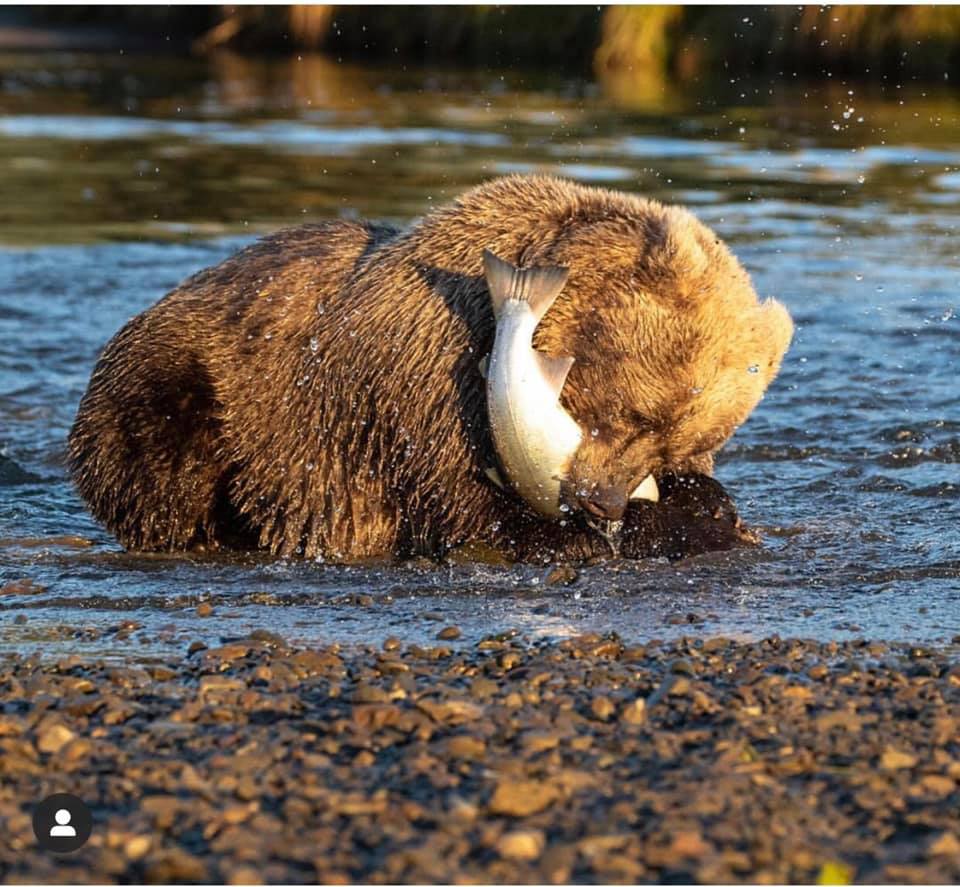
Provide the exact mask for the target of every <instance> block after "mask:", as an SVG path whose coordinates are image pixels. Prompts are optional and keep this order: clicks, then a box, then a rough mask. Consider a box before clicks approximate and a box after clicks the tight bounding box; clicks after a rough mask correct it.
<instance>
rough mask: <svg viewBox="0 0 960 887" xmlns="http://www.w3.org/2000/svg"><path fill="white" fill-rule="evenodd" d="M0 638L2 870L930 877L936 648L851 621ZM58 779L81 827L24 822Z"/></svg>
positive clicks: (11, 878) (948, 762)
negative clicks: (688, 636)
mask: <svg viewBox="0 0 960 887" xmlns="http://www.w3.org/2000/svg"><path fill="white" fill-rule="evenodd" d="M438 634H439V635H441V636H442V639H441V638H438V640H437V642H436V643H437V646H434V647H430V648H422V647H414V646H407V647H402V646H401V644H400V643H399V642H398V641H396V640H394V639H386V640H385V641H383V642H382V643H378V644H377V646H376V647H369V648H366V649H364V648H350V649H347V648H343V649H340V648H339V647H337V646H330V647H326V648H322V649H309V650H304V649H292V648H290V647H288V646H287V644H286V643H285V642H284V641H283V640H282V639H281V638H279V637H277V636H274V635H272V634H270V633H268V632H257V633H255V634H254V635H253V636H251V637H249V638H245V639H242V640H232V641H230V642H228V643H226V644H224V645H223V646H220V647H218V648H215V649H213V648H211V649H207V648H204V647H202V645H200V644H196V645H194V646H193V647H192V648H191V650H190V651H189V652H188V653H185V655H184V656H183V658H181V659H176V660H172V661H165V662H161V661H151V662H143V663H138V664H125V665H124V664H111V663H104V662H95V661H89V660H85V659H81V658H78V657H71V658H69V659H65V660H62V661H59V662H52V661H42V660H40V659H38V658H30V659H26V658H13V659H7V660H5V661H3V662H2V663H0V876H2V878H3V880H4V881H5V882H7V883H21V882H27V881H31V882H51V881H56V882H68V883H80V882H128V883H129V882H153V883H169V882H202V881H221V880H222V881H226V882H228V883H233V884H243V883H254V882H259V881H266V882H269V883H276V882H315V881H318V880H319V881H321V882H326V883H345V882H350V881H368V882H373V883H379V882H457V883H473V882H495V883H500V882H548V883H564V882H569V881H576V882H597V881H600V882H611V881H612V882H636V881H670V882H676V881H690V880H695V881H751V882H760V883H770V882H784V881H815V880H819V881H820V883H846V882H850V881H858V882H859V881H864V882H879V881H898V882H944V881H956V880H957V879H958V878H960V839H958V837H960V805H958V803H957V802H958V799H960V794H958V791H957V780H958V779H960V743H958V737H957V726H958V724H960V664H958V663H957V662H956V661H955V660H954V658H953V657H951V656H950V655H949V654H948V653H945V652H942V651H941V652H937V651H931V650H925V649H918V648H909V647H901V646H896V645H888V644H881V643H870V642H867V641H858V642H851V643H842V644H838V643H830V644H820V643H816V642H810V641H796V640H790V641H786V640H780V639H777V638H773V639H769V640H765V641H762V642H757V643H736V642H732V641H728V640H725V639H719V638H715V639H708V640H699V639H698V640H689V641H681V642H678V643H675V644H670V645H663V644H658V643H655V642H654V643H649V644H646V645H642V646H624V645H623V644H622V643H621V642H620V641H619V640H618V639H617V638H616V637H613V636H611V637H600V636H597V635H591V636H584V637H580V638H576V639H574V640H569V641H563V642H560V643H550V644H539V645H532V644H530V643H528V642H525V641H523V640H522V639H520V638H517V637H510V636H502V637H496V638H490V639H488V640H486V641H484V642H482V643H480V644H471V645H461V644H460V643H459V642H458V632H457V630H456V628H455V627H452V626H448V627H446V628H445V629H441V630H440V631H439V632H438ZM59 791H67V792H70V793H72V794H75V795H77V796H79V797H80V798H82V799H83V800H84V801H85V802H86V803H87V804H88V805H89V806H90V808H91V809H92V811H93V822H94V825H93V833H92V836H91V838H90V840H89V842H88V844H87V845H86V846H85V847H83V848H82V849H81V850H79V851H78V852H76V853H74V854H72V855H69V856H60V857H57V856H54V855H52V854H49V853H45V852H43V851H41V850H39V849H38V848H37V846H36V842H35V839H34V835H33V832H32V828H31V810H32V808H33V806H34V804H35V803H36V802H38V801H39V800H40V799H41V798H43V797H45V796H47V795H49V794H52V793H54V792H59Z"/></svg>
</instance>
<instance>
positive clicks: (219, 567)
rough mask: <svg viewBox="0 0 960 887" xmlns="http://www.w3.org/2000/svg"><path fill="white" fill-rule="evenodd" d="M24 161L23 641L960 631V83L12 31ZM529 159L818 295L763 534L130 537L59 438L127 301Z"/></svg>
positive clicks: (761, 434)
mask: <svg viewBox="0 0 960 887" xmlns="http://www.w3.org/2000/svg"><path fill="white" fill-rule="evenodd" d="M0 163H2V164H3V168H4V171H5V172H4V196H5V200H4V201H3V202H2V204H0V242H2V244H3V248H2V249H0V271H2V273H0V649H19V650H23V649H30V648H32V647H34V646H38V647H40V648H42V649H46V650H53V651H58V650H63V649H85V650H91V651H94V650H95V651H97V652H104V651H113V650H116V651H117V652H118V653H119V654H120V655H126V654H128V653H130V652H139V651H148V652H149V651H151V650H154V649H155V648H157V647H160V648H163V647H165V646H170V647H171V648H173V649H177V650H180V649H182V648H183V647H184V646H185V645H186V643H187V642H188V640H192V639H194V638H197V637H200V638H203V639H205V640H208V641H209V640H217V639H218V638H220V637H224V636H235V635H238V634H242V633H245V632H248V631H250V630H251V629H254V628H263V627H269V628H272V629H273V630H275V631H278V632H281V633H284V634H286V635H288V636H291V637H297V638H300V639H302V640H305V641H318V640H335V639H339V640H344V639H346V640H350V639H359V640H369V639H370V638H371V637H373V638H378V637H381V636H386V635H387V634H391V633H392V634H397V635H400V636H401V637H404V638H407V639H411V640H416V641H418V642H425V641H427V640H430V639H432V638H433V636H434V635H435V634H436V631H437V629H438V628H439V627H441V625H442V624H446V623H457V624H459V625H460V626H461V627H462V628H463V629H464V637H465V639H467V640H474V639H476V638H479V637H481V636H483V635H484V634H486V633H489V632H492V631H499V630H501V629H507V628H516V629H518V630H521V631H524V632H527V633H530V634H532V635H555V634H566V633H570V632H574V631H582V630H596V631H607V630H615V631H618V632H620V633H621V634H623V635H625V636H628V637H652V636H672V635H677V634H702V635H706V634H714V633H723V634H736V635H743V636H755V635H761V634H769V633H773V632H778V633H781V634H799V635H815V636H818V637H829V636H837V637H850V636H856V635H857V634H858V633H859V634H862V635H864V636H873V637H886V638H909V639H918V640H921V639H922V640H935V641H938V642H946V641H949V640H950V639H951V638H952V637H953V635H954V634H958V633H960V533H958V531H957V527H958V525H960V411H958V408H957V403H958V399H957V394H956V367H957V365H958V358H960V320H958V319H957V315H958V310H960V306H958V301H960V297H958V288H957V281H958V280H960V275H958V273H957V272H958V268H960V251H958V248H957V243H958V242H960V239H958V237H957V233H958V232H957V226H958V215H957V208H958V204H960V103H958V100H957V99H956V98H955V97H954V95H953V94H950V93H947V92H937V91H931V90H926V91H925V92H922V91H919V90H917V89H906V88H900V87H897V86H896V85H891V86H890V87H889V88H887V90H886V92H870V91H869V90H867V89H865V88H864V87H862V86H859V85H852V84H846V83H841V82H837V81H831V82H828V83H825V84H807V85H800V86H797V85H791V86H789V87H786V86H783V85H781V84H776V83H741V82H736V81H734V82H730V81H724V82H722V83H718V84H711V85H709V86H706V85H702V86H700V87H698V88H696V89H691V90H690V91H688V92H687V93H684V94H678V93H677V92H676V91H675V90H674V89H672V88H671V87H670V86H669V84H665V83H659V82H650V81H647V82H641V81H634V82H633V86H632V87H631V81H630V80H629V79H626V80H625V79H623V76H622V75H620V76H619V77H618V79H617V80H615V81H614V80H611V81H608V82H606V83H602V84H600V85H596V84H590V83H584V82H579V81H575V80H565V79H560V78H557V77H556V76H555V75H547V74H534V75H531V74H525V73H516V72H514V73H509V72H499V71H490V72H479V73H469V74H462V73H456V72H423V71H396V70H380V69H362V68H357V67H352V66H347V65H341V64H337V63H336V62H335V61H332V60H329V59H325V58H322V57H316V56H307V57H303V58H298V57H293V58H290V59H273V60H249V59H243V58H240V57H238V56H235V55H230V54H223V55H217V56H215V57H214V58H212V59H210V60H209V61H207V62H200V61H195V60H192V61H185V60H180V59H178V60H173V61H171V60H170V59H163V58H130V57H119V56H112V55H111V56H83V55H69V56H59V57H56V58H52V57H45V56H0ZM530 171H550V172H556V173H561V174H564V175H567V176H570V177H572V178H575V179H578V180H580V181H584V182H587V183H591V184H597V185H601V186H609V187H616V188H622V189H625V190H630V191H636V192H639V193H643V194H646V195H650V196H654V197H658V198H661V199H664V200H669V201H674V202H682V203H689V204H691V205H693V206H694V208H695V210H696V211H697V213H698V214H699V215H700V216H701V217H702V218H703V219H704V221H706V222H707V223H708V224H710V225H712V226H714V227H715V228H716V229H717V230H718V231H719V233H720V234H721V235H722V236H723V237H725V238H727V239H728V241H729V242H730V243H731V244H733V245H734V247H735V249H736V250H737V253H738V255H739V256H740V257H741V258H742V260H743V261H744V263H745V264H746V265H747V266H748V267H749V269H750V270H751V272H752V273H753V275H754V277H755V280H756V282H757V286H758V289H759V290H760V292H761V293H762V294H764V295H775V296H777V297H778V298H780V299H781V300H783V301H784V302H786V303H787V305H788V306H789V307H790V309H791V311H792V313H793V314H794V317H795V319H796V321H797V336H796V340H795V343H794V346H793V349H792V350H791V352H790V354H789V356H788V359H787V362H786V365H785V367H784V371H783V373H782V375H781V377H780V379H779V380H778V381H777V382H776V383H775V385H774V386H773V388H772V389H771V391H770V392H769V393H768V396H767V399H766V401H765V402H764V403H763V404H761V406H760V408H759V409H758V410H757V412H756V413H755V415H754V416H753V417H752V418H751V420H750V421H749V422H748V423H747V425H746V426H745V427H744V428H743V429H741V430H740V431H739V432H738V434H737V435H736V437H735V438H734V440H733V441H732V442H731V444H730V445H729V446H728V448H727V449H726V451H725V453H724V455H723V458H722V459H721V461H720V465H719V467H718V474H719V476H720V478H721V479H722V480H723V481H724V482H725V483H726V484H727V485H728V486H729V487H730V488H731V490H732V491H733V492H734V494H735V496H736V497H737V499H738V501H739V503H740V507H741V510H742V512H743V513H744V515H745V516H746V517H747V519H748V520H749V521H751V522H752V523H754V524H756V525H759V526H761V527H762V528H764V530H765V532H766V536H767V545H766V548H765V549H764V550H762V551H757V552H747V553H738V554H736V555H735V556H712V557H709V558H703V559H697V560H694V561H690V562H687V563H683V564H680V565H676V566H669V565H666V564H661V563H656V562H652V563H641V564H614V565H607V566H600V567H593V568H589V569H587V570H584V571H583V573H582V575H581V577H580V579H579V581H578V582H577V583H576V584H575V585H573V586H572V587H569V588H545V587H544V585H543V574H542V571H540V570H536V569H532V568H527V567H517V568H506V567H495V566H482V565H462V564H461V565H450V566H444V567H424V566H422V565H420V566H414V567H407V566H404V567H389V568H388V567H377V568H374V567H370V568H364V569H361V568H332V567H324V566H321V565H316V564H296V563H294V564H291V563H270V562H268V561H264V560H263V559H257V558H251V557H246V556H245V557H242V558H232V559H231V558H227V559H214V560H198V559H195V558H158V557H150V558H147V557H138V556H130V555H126V554H123V553H122V552H120V551H119V550H118V549H117V547H116V546H115V544H114V543H113V542H112V540H110V539H109V538H108V537H107V536H106V535H105V534H104V533H103V532H102V531H101V530H100V529H99V528H98V527H96V526H95V525H94V524H93V523H92V522H91V520H90V519H89V517H88V516H87V515H86V513H85V511H84V509H83V506H82V505H81V503H80V502H79V501H78V500H77V498H76V496H75V495H74V493H73V492H72V490H71V489H70V487H69V485H68V484H67V483H66V481H65V477H64V471H63V467H62V453H63V447H64V440H65V436H66V432H67V429H68V427H69V424H70V422H71V420H72V417H73V413H74V411H75V409H76V405H77V402H78V400H79V398H80V395H81V394H82V392H83V389H84V387H85V385H86V382H87V378H88V376H89V372H90V369H91V367H92V365H93V362H94V360H95V357H96V354H97V352H98V350H99V349H100V348H101V347H102V346H103V344H104V343H105V342H106V340H107V339H108V338H109V337H110V336H111V335H112V334H113V333H114V332H115V331H116V329H117V328H118V327H119V326H120V325H121V324H122V323H123V322H124V321H125V320H126V319H127V318H129V317H130V316H131V315H133V314H134V313H136V312H138V311H140V310H142V309H143V308H145V307H146V306H147V305H149V304H150V303H152V302H153V301H155V300H156V299H157V298H158V297H159V296H160V295H162V294H163V293H164V292H165V291H166V290H168V289H169V288H171V287H172V286H174V285H176V284H177V283H178V282H179V281H180V280H182V279H183V278H184V277H186V276H187V275H188V274H190V273H192V272H193V271H195V270H197V269H199V268H202V267H204V266H207V265H210V264H211V263H214V262H216V261H218V260H220V259H221V258H223V257H225V256H226V255H228V254H229V253H230V252H232V251H233V250H235V249H236V248H237V247H238V246H240V245H241V244H243V243H245V242H247V241H248V240H249V238H250V237H252V236H253V235H254V233H255V232H256V231H260V230H265V229H269V228H272V227H276V226H279V225H283V224H295V223H298V222H300V221H302V220H310V219H317V218H322V217H329V216H338V215H343V216H354V215H364V216H373V217H381V218H384V217H386V218H391V219H395V220H401V221H405V220H408V219H410V218H412V217H414V216H416V215H418V214H420V213H422V212H424V211H426V210H428V209H429V208H430V207H431V206H433V205H436V204H438V203H441V202H443V201H445V200H447V199H449V198H450V197H451V196H453V195H455V194H456V193H458V192H459V191H460V190H462V189H463V188H465V187H467V186H469V185H471V184H474V183H476V182H478V181H481V180H483V179H484V178H488V177H490V176H492V175H497V174H501V173H505V172H530ZM89 542H92V545H90V544H87V543H89ZM24 579H29V580H31V582H30V583H27V584H24V583H23V582H22V580H24ZM202 600H206V601H209V602H211V603H212V604H213V605H214V616H212V617H209V618H208V619H201V620H198V619H196V618H195V607H196V605H197V603H198V602H200V601H202ZM131 620H132V622H133V623H134V624H137V625H139V626H140V627H139V628H129V627H128V628H125V629H124V628H119V627H118V626H121V624H122V623H125V622H130V621H131Z"/></svg>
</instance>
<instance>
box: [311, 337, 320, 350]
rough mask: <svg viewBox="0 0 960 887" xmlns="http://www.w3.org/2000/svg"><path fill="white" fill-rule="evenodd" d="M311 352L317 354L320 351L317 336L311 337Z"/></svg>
mask: <svg viewBox="0 0 960 887" xmlns="http://www.w3.org/2000/svg"><path fill="white" fill-rule="evenodd" d="M310 350H311V351H312V352H313V353H314V354H316V353H317V352H318V351H319V350H320V342H319V341H318V340H317V337H316V336H311V337H310Z"/></svg>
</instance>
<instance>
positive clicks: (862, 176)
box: [857, 174, 867, 185]
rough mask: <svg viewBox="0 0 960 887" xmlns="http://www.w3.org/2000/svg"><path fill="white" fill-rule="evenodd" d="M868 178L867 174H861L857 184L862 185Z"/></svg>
mask: <svg viewBox="0 0 960 887" xmlns="http://www.w3.org/2000/svg"><path fill="white" fill-rule="evenodd" d="M866 180H867V177H866V176H865V175H862V174H861V175H859V176H857V184H858V185H862V184H863V183H864V182H865V181H866Z"/></svg>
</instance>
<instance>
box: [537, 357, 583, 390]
mask: <svg viewBox="0 0 960 887" xmlns="http://www.w3.org/2000/svg"><path fill="white" fill-rule="evenodd" d="M533 353H534V355H536V360H537V365H538V366H539V367H540V372H541V373H542V374H543V378H544V379H545V380H546V382H547V384H548V385H549V386H550V390H551V391H553V393H554V395H555V396H556V397H557V398H559V397H560V392H561V391H563V383H564V382H566V381H567V373H569V372H570V367H572V366H573V361H574V358H572V357H550V356H549V355H546V354H541V353H540V352H539V351H534V352H533Z"/></svg>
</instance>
